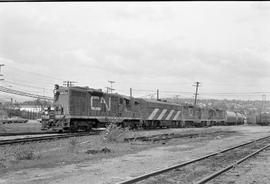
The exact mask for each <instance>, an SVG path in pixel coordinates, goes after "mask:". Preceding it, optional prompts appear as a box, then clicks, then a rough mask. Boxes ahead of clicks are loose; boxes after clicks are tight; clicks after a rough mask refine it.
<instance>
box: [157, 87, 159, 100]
mask: <svg viewBox="0 0 270 184" xmlns="http://www.w3.org/2000/svg"><path fill="white" fill-rule="evenodd" d="M157 100H159V89H157Z"/></svg>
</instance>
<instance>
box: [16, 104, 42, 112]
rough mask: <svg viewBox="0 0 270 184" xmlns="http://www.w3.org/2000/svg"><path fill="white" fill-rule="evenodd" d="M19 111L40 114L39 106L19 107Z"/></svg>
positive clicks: (40, 108)
mask: <svg viewBox="0 0 270 184" xmlns="http://www.w3.org/2000/svg"><path fill="white" fill-rule="evenodd" d="M20 110H21V111H28V112H41V111H42V107H41V106H40V105H21V107H20Z"/></svg>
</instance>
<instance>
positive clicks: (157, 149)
mask: <svg viewBox="0 0 270 184" xmlns="http://www.w3.org/2000/svg"><path fill="white" fill-rule="evenodd" d="M215 132H218V133H215ZM163 133H164V134H165V133H175V134H188V133H199V134H200V135H201V136H198V137H193V138H179V139H170V140H166V141H164V140H163V141H157V142H151V141H150V142H141V141H132V142H125V143H124V142H120V143H116V142H114V143H111V142H104V141H103V140H102V139H103V137H102V136H100V135H94V136H87V137H79V138H76V139H74V138H70V139H62V140H56V141H51V142H41V143H31V144H25V145H12V146H1V147H0V148H1V149H0V183H93V184H98V183H106V184H109V183H117V182H120V181H123V180H126V179H130V178H132V177H135V176H138V175H142V174H145V173H148V172H151V171H154V170H158V169H162V168H166V167H168V166H171V165H175V164H178V163H181V162H184V161H188V160H190V159H193V158H197V157H200V156H203V155H206V154H208V153H211V152H214V151H218V150H222V149H224V148H227V147H230V146H233V145H237V144H240V143H243V142H246V141H249V140H252V139H255V138H258V137H262V136H266V135H270V127H266V126H265V127H261V126H246V125H242V126H226V127H225V126H220V127H210V128H185V129H162V130H151V131H140V132H129V135H128V136H131V137H132V136H135V137H136V136H145V135H155V134H163ZM209 133H210V134H209ZM104 148H106V149H104ZM102 149H103V150H108V151H107V152H106V151H105V152H100V153H95V151H100V150H102ZM22 150H32V151H33V152H31V153H33V154H32V157H31V159H30V160H20V159H18V153H20V151H22ZM87 151H88V153H87ZM269 152H270V150H269V151H268V152H267V151H266V152H264V153H263V154H265V156H266V158H267V159H268V160H270V157H269ZM14 153H15V154H14ZM16 153H17V155H16ZM267 153H268V154H267ZM266 158H265V159H266ZM253 162H256V163H257V166H256V167H254V168H257V170H254V169H249V172H245V171H246V170H245V169H242V170H243V171H242V172H241V171H239V172H240V174H238V175H241V181H242V183H254V181H253V180H250V179H247V178H248V177H251V176H252V175H253V173H254V174H257V175H256V176H259V174H260V177H263V178H264V181H267V182H265V183H270V179H269V177H268V178H267V175H268V174H267V172H268V173H269V169H268V170H267V169H265V170H263V168H264V167H265V168H267V166H266V165H265V164H264V165H263V164H260V160H257V159H255V160H253ZM262 162H263V161H262ZM251 163H252V160H251ZM256 163H254V164H256ZM268 166H269V165H268ZM268 168H269V167H268ZM245 173H249V175H246V177H245ZM243 174H244V175H243ZM236 175H237V174H236ZM224 177H225V175H224ZM232 178H233V179H235V180H231V179H230V180H229V179H226V177H225V178H223V179H222V181H223V182H221V183H234V182H236V183H238V182H237V181H238V180H237V179H239V177H238V176H235V177H232ZM243 178H246V179H243ZM241 181H240V180H239V182H241ZM217 183H219V182H217ZM255 183H256V181H255ZM258 183H263V182H258Z"/></svg>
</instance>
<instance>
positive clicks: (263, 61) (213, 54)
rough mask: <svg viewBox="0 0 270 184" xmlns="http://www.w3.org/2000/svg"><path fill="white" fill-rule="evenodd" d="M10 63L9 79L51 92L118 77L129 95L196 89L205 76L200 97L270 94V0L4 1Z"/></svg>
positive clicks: (2, 37) (4, 59) (2, 22)
mask: <svg viewBox="0 0 270 184" xmlns="http://www.w3.org/2000/svg"><path fill="white" fill-rule="evenodd" d="M0 63H2V64H5V66H4V67H2V70H1V73H2V74H4V78H5V81H2V85H3V86H6V87H10V88H13V89H18V90H24V91H27V92H32V93H35V94H41V95H42V94H45V95H50V96H52V89H53V85H54V84H55V83H59V84H62V81H63V80H71V81H77V82H78V83H77V84H78V85H83V86H90V87H93V88H102V89H103V90H104V88H105V86H108V85H109V84H108V80H113V81H116V83H115V84H114V85H113V87H114V88H115V89H116V92H118V93H121V94H129V88H130V87H131V88H133V94H134V96H136V97H141V96H146V95H148V94H151V93H152V94H153V93H155V90H156V89H159V90H160V97H173V96H175V95H180V97H192V96H193V94H192V93H193V92H194V91H195V87H194V86H193V84H194V82H196V81H199V82H201V83H202V85H201V87H200V88H199V93H200V96H199V98H210V97H211V98H222V99H223V98H238V99H262V94H263V93H255V92H268V93H264V94H266V95H267V100H268V99H269V97H268V96H269V95H270V85H269V84H270V3H269V2H168V3H167V2H124V3H120V2H101V3H97V2H70V3H59V2H58V3H46V2H42V3H29V2H27V3H14V2H13V3H1V5H0ZM42 88H44V89H42ZM223 93H230V94H223ZM4 96H5V94H4V93H0V97H1V98H5V97H4ZM1 98H0V101H1Z"/></svg>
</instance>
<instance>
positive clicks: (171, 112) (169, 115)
mask: <svg viewBox="0 0 270 184" xmlns="http://www.w3.org/2000/svg"><path fill="white" fill-rule="evenodd" d="M173 113H174V110H171V111H170V113H169V114H168V116H167V117H166V119H165V120H170V118H171V116H172V114H173Z"/></svg>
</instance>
